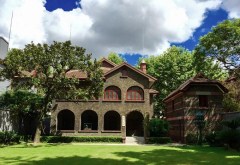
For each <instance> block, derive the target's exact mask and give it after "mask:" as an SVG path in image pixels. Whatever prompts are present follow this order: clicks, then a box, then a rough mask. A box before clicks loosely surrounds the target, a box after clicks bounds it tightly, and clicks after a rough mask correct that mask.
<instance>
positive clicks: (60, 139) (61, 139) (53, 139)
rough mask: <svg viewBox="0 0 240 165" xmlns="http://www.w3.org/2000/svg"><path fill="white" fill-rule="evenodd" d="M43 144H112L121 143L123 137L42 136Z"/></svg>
mask: <svg viewBox="0 0 240 165" xmlns="http://www.w3.org/2000/svg"><path fill="white" fill-rule="evenodd" d="M41 142H46V143H72V142H108V143H109V142H111V143H121V142H122V138H121V137H114V136H42V137H41Z"/></svg>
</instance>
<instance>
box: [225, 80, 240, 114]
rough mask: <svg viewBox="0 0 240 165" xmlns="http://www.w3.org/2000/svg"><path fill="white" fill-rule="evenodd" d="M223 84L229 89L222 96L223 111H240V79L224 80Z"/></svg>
mask: <svg viewBox="0 0 240 165" xmlns="http://www.w3.org/2000/svg"><path fill="white" fill-rule="evenodd" d="M224 85H225V86H226V88H227V89H228V90H229V92H228V93H226V94H225V96H224V98H223V108H224V110H225V111H228V112H232V111H240V102H239V100H240V80H239V79H236V80H235V81H232V82H225V83H224Z"/></svg>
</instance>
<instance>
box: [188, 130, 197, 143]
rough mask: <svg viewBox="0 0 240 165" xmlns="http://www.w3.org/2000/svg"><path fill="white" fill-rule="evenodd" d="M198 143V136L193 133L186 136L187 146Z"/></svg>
mask: <svg viewBox="0 0 240 165" xmlns="http://www.w3.org/2000/svg"><path fill="white" fill-rule="evenodd" d="M197 142H198V136H197V135H196V134H193V133H189V134H187V136H186V143H187V144H197Z"/></svg>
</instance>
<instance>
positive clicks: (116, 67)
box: [104, 61, 157, 81]
mask: <svg viewBox="0 0 240 165" xmlns="http://www.w3.org/2000/svg"><path fill="white" fill-rule="evenodd" d="M124 65H125V66H127V67H129V68H131V69H132V70H134V71H136V72H138V73H140V74H141V75H143V76H145V77H148V78H150V79H153V80H154V81H156V80H157V79H156V78H155V77H152V76H151V75H149V74H147V73H144V72H143V71H141V70H140V69H137V68H135V67H133V66H131V65H130V64H128V63H127V62H125V61H124V62H122V63H121V64H120V65H117V66H115V67H114V68H112V69H110V70H109V71H108V72H106V73H105V74H104V76H106V75H108V74H109V73H111V72H113V71H115V70H117V69H119V68H121V67H122V66H124Z"/></svg>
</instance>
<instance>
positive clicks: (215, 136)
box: [205, 132, 222, 147]
mask: <svg viewBox="0 0 240 165" xmlns="http://www.w3.org/2000/svg"><path fill="white" fill-rule="evenodd" d="M205 140H206V142H207V143H208V144H209V145H210V146H211V147H220V146H222V142H221V140H220V138H219V133H217V132H211V133H209V134H207V135H206V136H205Z"/></svg>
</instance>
